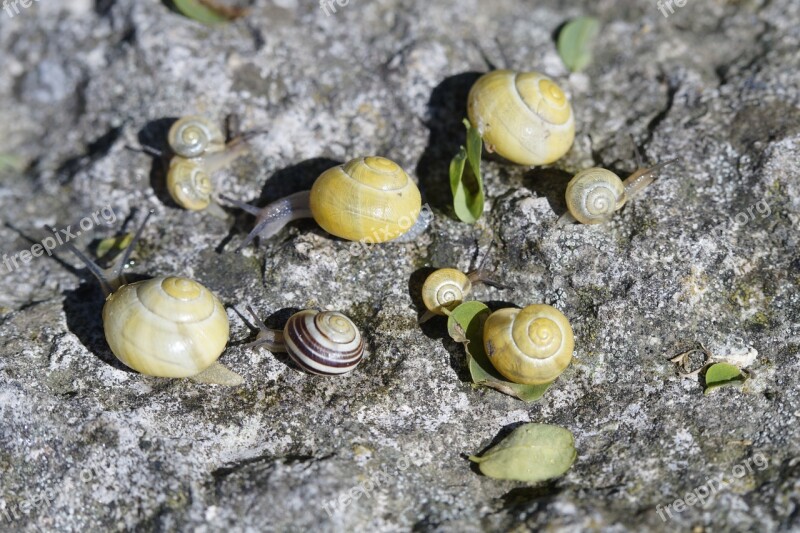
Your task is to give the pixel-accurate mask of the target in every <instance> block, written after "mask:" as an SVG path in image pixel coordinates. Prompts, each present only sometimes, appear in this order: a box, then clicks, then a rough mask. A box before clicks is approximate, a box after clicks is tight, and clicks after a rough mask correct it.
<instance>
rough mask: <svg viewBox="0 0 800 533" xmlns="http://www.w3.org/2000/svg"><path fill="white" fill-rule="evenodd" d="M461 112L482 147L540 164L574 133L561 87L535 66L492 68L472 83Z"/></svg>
mask: <svg viewBox="0 0 800 533" xmlns="http://www.w3.org/2000/svg"><path fill="white" fill-rule="evenodd" d="M467 113H468V115H469V120H470V122H471V123H472V125H473V126H474V127H475V128H477V129H478V131H479V132H480V134H481V137H483V140H484V142H485V143H486V149H487V150H488V151H490V152H497V153H498V154H500V155H501V156H503V157H504V158H506V159H508V160H509V161H511V162H514V163H517V164H520V165H546V164H548V163H552V162H553V161H556V160H557V159H559V158H561V157H562V156H563V155H564V154H566V153H567V152H568V151H569V149H570V147H571V146H572V141H573V140H574V139H575V119H574V117H573V114H572V107H571V106H570V103H569V100H567V97H566V95H565V94H564V92H563V91H562V90H561V88H560V87H559V86H558V85H557V84H556V83H555V82H554V81H553V80H551V79H550V78H548V77H547V76H545V75H543V74H539V73H538V72H514V71H511V70H495V71H493V72H489V73H488V74H485V75H483V76H481V77H480V78H479V79H478V81H476V82H475V84H474V85H473V86H472V89H471V90H470V92H469V98H468V101H467Z"/></svg>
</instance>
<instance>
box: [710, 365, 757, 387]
mask: <svg viewBox="0 0 800 533" xmlns="http://www.w3.org/2000/svg"><path fill="white" fill-rule="evenodd" d="M745 379H747V377H746V376H745V375H744V374H742V371H741V370H740V369H739V367H738V366H736V365H732V364H730V363H714V364H713V365H711V366H710V367H708V369H707V370H706V373H705V381H706V388H705V390H704V391H703V392H704V393H705V394H708V393H709V392H711V391H712V390H714V389H718V388H720V387H725V386H727V385H741V384H742V382H744V380H745Z"/></svg>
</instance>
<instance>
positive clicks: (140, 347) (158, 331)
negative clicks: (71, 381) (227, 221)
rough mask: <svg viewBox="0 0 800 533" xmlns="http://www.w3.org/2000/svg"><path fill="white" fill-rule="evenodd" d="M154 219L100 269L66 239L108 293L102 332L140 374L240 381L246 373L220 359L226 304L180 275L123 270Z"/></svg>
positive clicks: (116, 352)
mask: <svg viewBox="0 0 800 533" xmlns="http://www.w3.org/2000/svg"><path fill="white" fill-rule="evenodd" d="M149 218H150V215H148V216H147V218H146V219H145V222H144V223H143V224H142V226H141V227H140V228H139V230H138V231H137V232H136V235H135V237H134V238H133V240H132V241H131V243H130V244H129V245H128V246H127V247H126V249H125V251H124V252H123V254H122V255H121V259H120V260H118V263H117V264H116V265H115V266H113V267H111V268H109V269H102V268H100V267H99V266H98V265H97V264H96V263H94V261H92V260H90V259H89V258H88V257H86V256H85V255H84V254H83V253H82V252H80V251H79V250H78V249H77V248H75V247H74V246H72V244H71V243H65V245H66V246H67V247H68V248H69V249H70V250H71V251H72V252H73V253H74V254H75V255H76V256H78V258H80V259H81V261H83V262H84V263H85V264H86V266H87V267H88V269H89V270H90V271H91V272H92V273H93V274H94V275H95V276H96V277H97V279H98V280H99V281H100V285H101V286H102V288H103V291H104V292H105V294H106V302H105V304H104V305H103V331H104V333H105V337H106V341H107V342H108V345H109V347H110V348H111V351H112V352H113V353H114V355H115V356H116V357H117V359H119V360H120V361H121V362H122V363H124V364H125V365H126V366H127V367H129V368H132V369H133V370H136V371H137V372H139V373H141V374H146V375H149V376H158V377H167V378H183V377H192V378H193V379H195V380H196V381H201V382H206V383H217V384H222V385H238V384H240V383H241V382H242V378H241V376H239V375H238V374H235V373H233V372H231V371H230V370H228V369H227V368H225V367H224V366H222V365H221V364H220V363H217V362H216V361H217V359H218V358H219V357H220V355H222V352H223V351H224V349H225V345H226V344H227V342H228V334H229V325H228V315H227V314H226V313H225V308H224V307H223V306H222V304H221V303H220V301H219V300H218V299H217V297H216V296H214V294H213V293H212V292H211V291H209V290H208V289H207V288H206V287H204V286H203V285H201V284H200V283H198V282H196V281H194V280H191V279H188V278H183V277H176V276H160V277H157V278H152V279H148V280H144V281H137V282H135V283H129V284H126V283H125V282H124V280H123V276H122V269H123V268H124V266H125V263H126V262H127V260H128V257H129V256H130V253H131V251H132V249H133V247H134V246H135V245H136V242H137V241H138V240H139V237H140V235H141V233H142V230H143V229H144V224H146V223H147V219H149Z"/></svg>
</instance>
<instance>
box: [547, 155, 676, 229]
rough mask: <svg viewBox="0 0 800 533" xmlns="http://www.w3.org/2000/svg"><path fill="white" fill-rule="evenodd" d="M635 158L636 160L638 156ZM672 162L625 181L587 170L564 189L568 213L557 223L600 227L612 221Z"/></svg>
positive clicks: (641, 171)
mask: <svg viewBox="0 0 800 533" xmlns="http://www.w3.org/2000/svg"><path fill="white" fill-rule="evenodd" d="M637 158H638V156H637ZM674 161H675V160H671V161H667V162H666V163H661V164H659V165H656V166H653V167H650V168H641V165H640V168H639V169H637V170H636V172H634V173H633V174H631V175H630V176H628V177H627V178H626V179H625V181H622V180H621V179H619V177H618V176H617V175H616V174H614V173H613V172H611V171H610V170H606V169H604V168H598V167H595V168H588V169H586V170H582V171H580V172H578V173H577V174H575V176H574V177H573V178H572V179H571V180H570V182H569V184H568V185H567V194H566V199H567V209H568V211H569V212H568V213H565V214H564V216H563V217H562V219H561V220H560V222H561V223H562V224H563V223H565V222H568V221H569V220H570V219H575V220H577V221H578V222H581V223H583V224H600V223H601V222H605V221H606V220H609V219H610V218H611V215H613V214H614V212H615V211H618V210H619V209H621V208H622V206H623V205H625V202H627V201H628V200H630V199H631V198H632V197H633V196H634V195H636V194H638V193H639V192H640V191H641V190H642V189H644V188H645V187H647V186H648V185H650V184H651V183H652V182H653V181H654V180H655V176H656V171H657V170H659V169H660V168H662V167H664V166H666V165H669V164H670V163H672V162H674Z"/></svg>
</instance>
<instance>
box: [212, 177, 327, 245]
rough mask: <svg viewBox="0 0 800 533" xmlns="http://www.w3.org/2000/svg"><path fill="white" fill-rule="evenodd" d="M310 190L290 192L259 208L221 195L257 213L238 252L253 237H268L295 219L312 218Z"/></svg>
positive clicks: (236, 204) (246, 209)
mask: <svg viewBox="0 0 800 533" xmlns="http://www.w3.org/2000/svg"><path fill="white" fill-rule="evenodd" d="M309 195H310V191H300V192H296V193H294V194H290V195H289V196H286V197H284V198H280V199H278V200H275V201H274V202H272V203H271V204H269V205H267V206H265V207H262V208H261V209H258V208H256V207H254V206H252V205H249V204H246V203H244V202H240V201H238V200H234V199H232V198H228V197H227V196H221V197H220V198H221V199H223V200H225V201H226V202H229V203H232V204H234V205H235V206H237V207H239V208H240V209H243V210H245V211H247V212H248V213H250V214H253V215H256V225H255V227H254V228H253V229H252V231H250V233H249V234H248V235H247V237H245V239H244V241H242V243H241V244H240V245H239V246H238V247H237V248H236V250H235V251H236V253H239V252H240V251H241V250H242V249H243V248H245V247H246V246H247V245H248V244H250V243H251V242H253V239H255V238H256V237H258V236H259V235H260V236H261V237H262V238H264V239H268V238H269V237H272V236H273V235H275V234H276V233H278V232H279V231H280V230H281V229H283V227H284V226H286V224H288V223H289V222H291V221H293V220H299V219H301V218H311V208H310V207H309Z"/></svg>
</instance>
